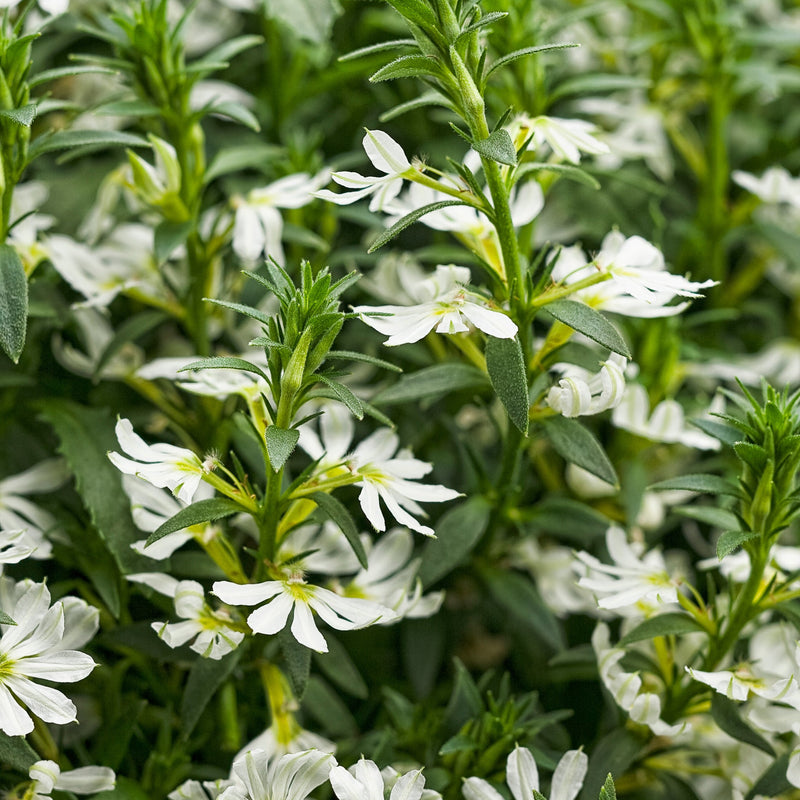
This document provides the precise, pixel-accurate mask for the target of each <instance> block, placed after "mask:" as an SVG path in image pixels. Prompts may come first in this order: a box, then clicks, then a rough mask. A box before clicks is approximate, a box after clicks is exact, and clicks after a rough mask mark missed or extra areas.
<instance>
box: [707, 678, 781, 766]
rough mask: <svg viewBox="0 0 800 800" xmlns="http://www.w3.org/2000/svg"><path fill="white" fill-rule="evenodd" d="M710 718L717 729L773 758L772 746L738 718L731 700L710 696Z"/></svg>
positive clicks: (714, 694) (736, 707) (717, 694)
mask: <svg viewBox="0 0 800 800" xmlns="http://www.w3.org/2000/svg"><path fill="white" fill-rule="evenodd" d="M711 716H712V717H713V718H714V722H716V723H717V725H719V727H720V728H721V729H722V730H723V731H725V733H727V734H728V736H732V737H733V738H734V739H738V740H739V741H740V742H745V744H749V745H752V746H753V747H757V748H758V749H759V750H763V751H764V752H765V753H769V755H771V756H772V757H773V758H774V757H775V750H774V749H773V747H772V745H771V744H770V743H769V742H768V741H767V740H766V739H765V738H764V737H763V736H762V735H761V734H760V733H757V732H756V731H755V730H753V729H752V728H751V727H750V726H749V725H748V724H747V723H746V722H745V721H744V720H743V719H742V718H741V716H740V714H739V707H738V705H737V704H736V703H734V702H733V700H729V699H728V698H727V697H724V696H723V695H721V694H720V693H719V692H713V693H712V695H711Z"/></svg>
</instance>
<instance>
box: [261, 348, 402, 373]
mask: <svg viewBox="0 0 800 800" xmlns="http://www.w3.org/2000/svg"><path fill="white" fill-rule="evenodd" d="M251 344H252V342H251ZM325 360H326V361H336V360H341V361H361V362H363V363H364V364H372V366H373V367H380V368H381V369H388V370H391V371H392V372H402V371H403V370H402V369H401V368H400V367H398V366H397V364H392V362H391V361H384V360H383V359H382V358H376V357H375V356H369V355H367V354H366V353H359V352H358V351H356V350H330V351H329V352H328V355H326V356H325Z"/></svg>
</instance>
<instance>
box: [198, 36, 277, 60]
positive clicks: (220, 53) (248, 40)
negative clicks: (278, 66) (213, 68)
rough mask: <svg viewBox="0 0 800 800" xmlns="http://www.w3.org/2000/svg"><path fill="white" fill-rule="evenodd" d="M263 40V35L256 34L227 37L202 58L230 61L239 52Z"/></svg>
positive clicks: (255, 45)
mask: <svg viewBox="0 0 800 800" xmlns="http://www.w3.org/2000/svg"><path fill="white" fill-rule="evenodd" d="M263 41H264V37H263V36H256V35H253V34H249V35H245V36H236V37H234V38H233V39H228V40H226V41H224V42H222V44H218V45H217V46H216V47H215V48H213V49H212V50H209V52H208V53H206V54H205V55H204V56H203V60H204V61H205V60H209V61H230V60H231V59H232V58H234V56H238V55H239V53H242V52H244V51H245V50H249V49H250V48H251V47H257V46H258V45H260V44H262V43H263Z"/></svg>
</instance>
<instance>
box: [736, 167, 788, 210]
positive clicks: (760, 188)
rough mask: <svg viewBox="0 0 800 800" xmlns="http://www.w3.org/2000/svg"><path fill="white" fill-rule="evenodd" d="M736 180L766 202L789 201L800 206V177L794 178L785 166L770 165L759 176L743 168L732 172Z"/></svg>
mask: <svg viewBox="0 0 800 800" xmlns="http://www.w3.org/2000/svg"><path fill="white" fill-rule="evenodd" d="M731 177H732V178H733V180H734V182H736V183H738V184H739V186H741V187H742V188H743V189H747V191H748V192H750V193H751V194H754V195H755V196H756V197H758V198H759V199H760V200H762V201H763V202H765V203H771V204H778V203H787V204H788V205H790V206H794V207H795V208H800V178H793V177H792V175H791V174H790V173H789V172H788V171H787V170H785V169H784V168H783V167H769V169H767V170H765V171H764V172H763V174H762V175H761V176H760V177H759V176H756V175H753V174H752V173H750V172H744V171H743V170H734V171H733V173H731Z"/></svg>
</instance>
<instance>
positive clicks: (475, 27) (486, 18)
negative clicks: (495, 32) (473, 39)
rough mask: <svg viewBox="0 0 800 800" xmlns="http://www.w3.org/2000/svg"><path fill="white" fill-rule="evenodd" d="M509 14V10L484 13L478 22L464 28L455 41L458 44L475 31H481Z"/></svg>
mask: <svg viewBox="0 0 800 800" xmlns="http://www.w3.org/2000/svg"><path fill="white" fill-rule="evenodd" d="M507 16H508V11H490V12H489V13H488V14H484V15H483V16H482V17H481V18H480V19H479V20H478V21H477V22H473V23H472V25H469V26H467V27H466V28H464V30H463V31H461V33H459V34H458V36H457V37H456V41H455V43H456V44H458V43H459V42H462V41H463V40H464V39H466V38H467V37H468V36H469V35H470V34H472V33H474V32H475V31H479V30H481V29H482V28H485V27H487V25H493V24H494V23H495V22H498V21H499V20H501V19H505V18H506V17H507Z"/></svg>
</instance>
